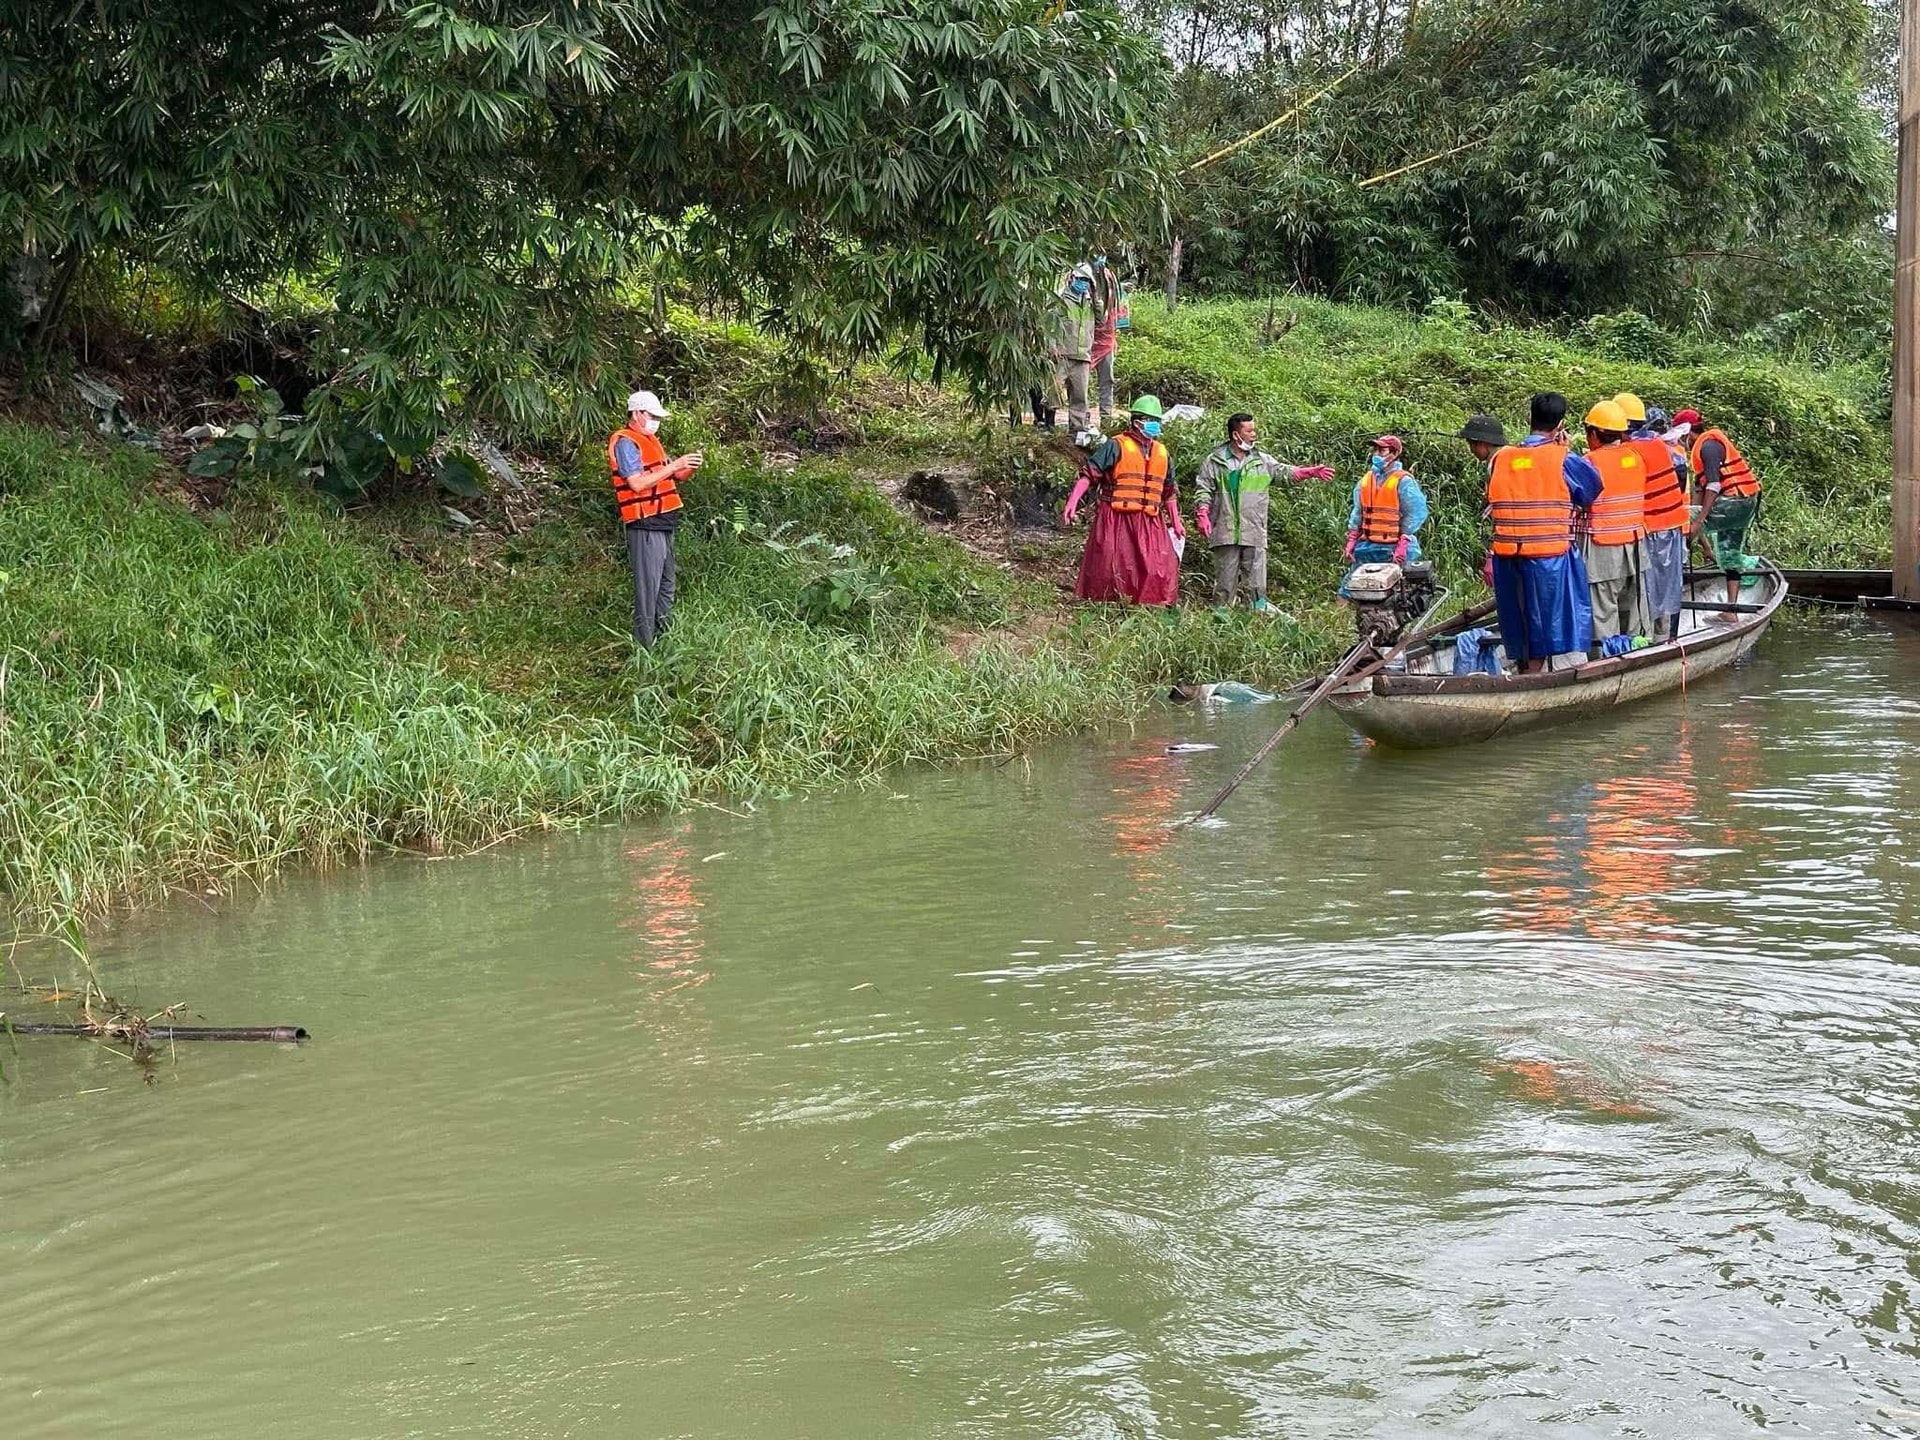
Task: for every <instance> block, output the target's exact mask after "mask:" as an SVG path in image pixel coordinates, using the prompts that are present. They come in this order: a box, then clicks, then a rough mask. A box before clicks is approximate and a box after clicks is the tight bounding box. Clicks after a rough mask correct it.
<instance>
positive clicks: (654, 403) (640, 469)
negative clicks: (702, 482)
mask: <svg viewBox="0 0 1920 1440" xmlns="http://www.w3.org/2000/svg"><path fill="white" fill-rule="evenodd" d="M666 418H667V408H666V406H664V405H662V404H661V403H660V397H659V396H658V395H656V394H654V393H653V391H651V390H636V391H634V392H633V394H631V395H629V396H628V397H627V423H626V424H625V425H624V426H623V427H622V428H620V429H618V430H616V431H614V432H613V434H611V435H610V436H608V437H607V469H608V470H609V472H611V475H612V478H613V493H614V498H615V499H616V500H618V501H619V504H620V523H621V524H622V525H624V526H625V527H626V532H627V560H628V562H629V563H630V564H631V565H632V566H633V641H634V644H636V645H639V646H640V647H641V648H643V649H644V648H645V647H647V646H649V645H651V644H653V642H654V641H655V640H656V639H658V638H659V637H660V635H661V634H662V633H664V632H665V630H666V628H667V620H668V617H669V616H671V615H672V613H673V589H674V585H673V532H674V531H676V530H677V529H679V528H680V510H681V505H682V502H681V499H680V487H679V485H678V484H677V483H676V482H678V481H680V480H684V479H686V478H687V476H689V475H691V474H693V472H694V471H696V470H698V469H699V468H700V465H701V462H702V461H703V460H704V459H705V458H706V457H705V456H704V455H702V454H701V453H700V452H699V451H698V450H695V451H693V452H692V453H691V454H687V455H682V456H680V457H678V458H677V459H673V460H669V459H668V458H667V452H666V450H665V448H664V447H663V446H662V445H661V444H660V435H659V431H660V422H661V421H662V420H664V419H666Z"/></svg>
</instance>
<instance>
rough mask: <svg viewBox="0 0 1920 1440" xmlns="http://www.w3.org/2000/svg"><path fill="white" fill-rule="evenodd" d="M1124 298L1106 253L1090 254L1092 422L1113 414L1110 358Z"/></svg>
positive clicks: (1116, 346) (1115, 348) (1116, 343)
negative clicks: (1091, 259)
mask: <svg viewBox="0 0 1920 1440" xmlns="http://www.w3.org/2000/svg"><path fill="white" fill-rule="evenodd" d="M1124 303H1125V298H1124V296H1123V295H1122V293H1121V289H1120V277H1119V276H1118V275H1116V274H1114V272H1113V266H1111V265H1109V264H1108V263H1107V257H1106V256H1104V255H1096V256H1094V257H1093V352H1092V353H1093V379H1094V389H1095V397H1094V398H1095V408H1094V412H1093V423H1094V424H1095V425H1098V424H1099V423H1100V422H1101V421H1102V420H1103V419H1106V420H1110V419H1112V418H1113V416H1114V414H1115V411H1114V400H1113V361H1114V357H1115V356H1116V355H1117V354H1118V353H1119V351H1120V307H1121V305H1123V304H1124Z"/></svg>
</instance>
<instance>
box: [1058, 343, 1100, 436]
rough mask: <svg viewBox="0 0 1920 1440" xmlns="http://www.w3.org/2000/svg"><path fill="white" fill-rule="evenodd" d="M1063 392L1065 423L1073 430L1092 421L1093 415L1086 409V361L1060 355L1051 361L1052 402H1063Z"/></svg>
mask: <svg viewBox="0 0 1920 1440" xmlns="http://www.w3.org/2000/svg"><path fill="white" fill-rule="evenodd" d="M1062 391H1064V392H1065V399H1064V403H1065V405H1066V407H1067V424H1068V426H1069V427H1071V428H1072V429H1074V430H1084V429H1086V428H1087V426H1089V425H1090V424H1092V423H1093V416H1092V414H1091V413H1090V412H1089V411H1088V409H1087V362H1086V361H1084V360H1069V359H1067V358H1066V357H1064V356H1062V357H1060V358H1058V359H1056V360H1055V361H1054V362H1053V403H1054V404H1056V405H1059V404H1061V403H1063V400H1062V395H1061V392H1062Z"/></svg>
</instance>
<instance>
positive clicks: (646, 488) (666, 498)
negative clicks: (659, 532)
mask: <svg viewBox="0 0 1920 1440" xmlns="http://www.w3.org/2000/svg"><path fill="white" fill-rule="evenodd" d="M622 440H631V441H632V442H633V444H634V448H635V449H637V450H638V451H639V452H640V464H641V465H642V466H643V467H644V469H643V470H642V472H641V473H640V474H639V475H636V476H634V477H633V483H631V484H630V483H628V480H627V477H626V476H624V475H622V474H621V473H620V461H619V458H618V457H617V456H616V455H615V454H614V451H615V449H616V448H617V447H618V446H619V444H620V442H621V441H622ZM666 463H667V452H666V451H665V450H664V449H663V448H662V447H661V444H660V437H659V436H657V435H644V434H642V433H641V432H640V431H638V430H635V429H634V428H633V427H632V426H631V425H627V426H622V427H621V428H620V429H618V430H616V431H614V432H613V434H611V435H609V436H608V437H607V469H608V470H609V471H610V472H611V473H612V475H613V494H614V498H615V499H617V500H618V501H619V502H620V523H621V524H622V525H631V524H633V522H634V521H636V520H651V519H652V518H653V517H654V516H656V515H665V514H668V513H669V512H671V511H674V510H678V509H679V508H680V506H681V500H680V487H679V486H678V485H676V484H674V483H673V476H672V475H669V474H665V473H661V474H658V475H656V476H655V477H654V478H653V479H652V480H648V479H647V478H646V477H647V475H648V474H650V473H652V472H654V471H658V470H661V468H662V467H663V466H665V465H666Z"/></svg>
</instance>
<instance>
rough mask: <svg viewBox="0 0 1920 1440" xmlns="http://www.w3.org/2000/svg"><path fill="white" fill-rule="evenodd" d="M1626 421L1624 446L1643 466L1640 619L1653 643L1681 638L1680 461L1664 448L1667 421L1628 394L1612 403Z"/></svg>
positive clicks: (1683, 545) (1683, 487)
mask: <svg viewBox="0 0 1920 1440" xmlns="http://www.w3.org/2000/svg"><path fill="white" fill-rule="evenodd" d="M1613 403H1614V404H1616V405H1618V406H1619V407H1620V409H1621V411H1622V413H1624V414H1625V415H1626V417H1627V442H1626V443H1627V445H1628V446H1629V447H1631V448H1632V449H1634V450H1636V451H1638V452H1639V454H1640V458H1641V459H1642V460H1643V461H1644V462H1645V463H1646V470H1647V482H1646V503H1645V528H1646V538H1645V540H1644V542H1643V543H1644V544H1645V546H1646V552H1647V568H1646V576H1645V584H1644V585H1643V586H1642V591H1641V595H1642V599H1643V600H1644V601H1645V604H1646V611H1645V613H1644V614H1643V615H1642V616H1641V619H1642V620H1643V621H1644V622H1645V624H1646V633H1647V637H1648V638H1649V639H1651V640H1654V641H1660V640H1675V639H1678V638H1679V636H1680V616H1681V609H1680V606H1681V604H1682V603H1683V601H1684V600H1685V599H1686V595H1685V591H1686V584H1687V477H1686V468H1685V463H1684V459H1683V458H1682V455H1681V454H1680V453H1679V452H1677V451H1676V450H1675V448H1674V447H1673V446H1671V445H1669V444H1668V443H1667V440H1666V434H1665V432H1666V428H1667V417H1666V412H1665V411H1663V410H1658V409H1655V410H1652V411H1649V410H1648V409H1647V406H1646V404H1645V402H1643V401H1642V400H1641V399H1640V397H1639V396H1638V395H1635V394H1634V393H1633V392H1632V391H1630V390H1623V391H1621V392H1620V393H1619V394H1618V395H1616V396H1614V397H1613Z"/></svg>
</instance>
